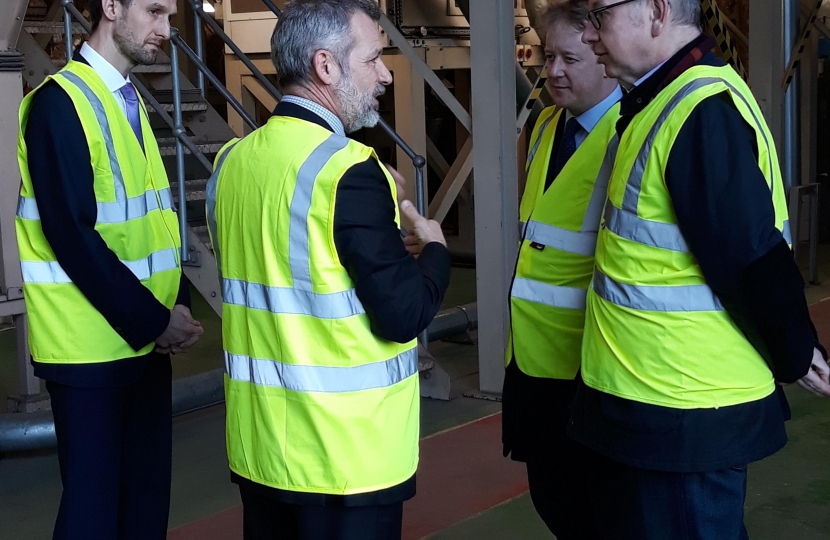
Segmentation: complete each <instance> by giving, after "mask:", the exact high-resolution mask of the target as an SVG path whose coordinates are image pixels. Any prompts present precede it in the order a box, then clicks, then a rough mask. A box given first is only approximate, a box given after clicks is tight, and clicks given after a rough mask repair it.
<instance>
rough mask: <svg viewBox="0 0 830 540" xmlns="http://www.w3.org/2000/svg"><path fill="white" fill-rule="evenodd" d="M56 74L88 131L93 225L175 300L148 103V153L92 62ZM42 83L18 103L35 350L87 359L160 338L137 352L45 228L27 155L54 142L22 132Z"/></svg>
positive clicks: (174, 224)
mask: <svg viewBox="0 0 830 540" xmlns="http://www.w3.org/2000/svg"><path fill="white" fill-rule="evenodd" d="M50 80H53V81H55V82H56V83H58V84H59V85H60V86H61V88H63V89H64V90H65V91H66V93H67V94H69V97H70V98H71V99H72V102H73V103H74V105H75V110H76V111H77V113H78V116H79V118H80V120H81V125H82V126H83V129H84V133H85V134H86V140H87V144H88V146H89V153H90V158H91V166H92V172H93V177H94V180H93V181H94V185H93V187H94V191H95V199H96V201H97V205H98V213H97V218H96V222H95V230H96V231H98V233H99V234H100V235H101V238H102V239H103V240H104V242H106V244H107V247H109V249H110V250H112V251H113V253H115V255H116V256H117V257H118V258H119V259H120V260H121V262H122V263H124V265H125V266H127V268H129V269H130V270H131V271H132V272H133V274H135V276H136V277H137V278H138V279H140V280H141V283H142V284H143V285H144V286H146V287H147V288H148V289H150V290H151V291H152V292H153V294H154V295H155V297H156V298H157V299H158V300H159V302H161V303H162V304H164V305H165V306H167V307H168V308H172V307H173V304H174V303H175V301H176V294H177V293H178V290H179V282H180V279H181V265H180V263H179V252H178V249H179V246H180V239H179V225H178V221H177V219H176V214H175V212H174V209H173V199H172V196H171V193H170V185H169V184H168V182H167V173H166V172H165V170H164V164H163V163H162V161H161V155H160V154H159V150H158V145H157V144H156V140H155V139H154V138H153V130H152V128H151V127H150V123H149V121H148V120H147V112H146V111H145V110H144V109H143V107H142V112H141V114H140V116H141V128H142V133H143V139H144V149H145V151H144V152H143V151H142V150H141V146H140V145H139V143H138V139H136V137H135V134H134V132H133V130H132V128H131V127H130V123H129V121H128V120H127V116H126V115H125V114H124V111H123V110H122V109H121V107H120V106H119V104H118V102H117V101H116V100H115V98H114V97H113V95H112V93H111V92H110V91H109V89H108V88H107V87H106V85H105V84H104V81H103V80H101V77H99V76H98V74H97V73H96V72H95V70H93V69H92V68H91V67H89V66H87V65H86V64H83V63H81V62H75V61H72V62H69V64H67V65H66V67H65V68H64V69H62V70H61V71H60V72H58V73H57V74H55V75H53V76H50V77H48V78H47V79H46V81H45V82H47V81H50ZM37 92H38V89H36V90H34V91H33V92H31V93H30V94H29V95H28V96H26V98H25V99H24V100H23V103H22V104H21V106H20V135H19V137H18V142H17V156H18V162H19V163H20V173H21V175H22V177H23V184H22V186H21V188H20V198H19V201H18V208H17V217H16V219H15V225H16V230H17V243H18V245H19V249H20V265H21V267H22V270H23V291H24V297H25V300H26V311H27V313H28V316H29V344H30V348H31V351H32V356H33V357H34V359H35V360H37V361H38V362H44V363H55V364H81V363H93V362H107V361H112V360H118V359H121V358H131V357H135V356H140V355H143V354H147V353H149V352H150V351H152V350H153V346H154V345H153V344H152V343H150V344H148V345H147V346H146V347H144V348H143V349H141V350H139V351H136V350H134V349H133V348H132V347H131V346H130V345H128V344H127V342H126V341H124V339H123V338H122V337H121V336H119V335H118V333H116V331H115V330H114V329H113V328H112V327H111V326H110V325H109V324H108V323H107V321H106V319H104V317H103V315H101V313H100V312H98V311H97V310H96V309H95V308H94V307H93V306H92V304H90V303H89V301H88V300H87V299H86V297H85V296H84V295H83V294H82V293H81V291H80V290H79V289H78V288H77V287H76V286H75V285H74V284H73V283H72V280H71V279H70V278H69V276H67V275H66V273H65V272H64V270H63V269H62V268H61V266H60V264H59V263H58V262H57V260H56V259H55V254H54V252H53V251H52V248H51V246H50V245H49V242H48V241H47V240H46V237H45V236H44V235H43V229H42V228H41V223H40V214H39V213H38V208H37V201H36V199H35V194H34V191H33V190H32V180H31V177H30V176H29V154H30V150H31V152H33V155H34V156H36V155H37V152H44V151H47V152H48V151H49V150H48V149H29V148H27V147H26V142H25V140H24V137H23V134H24V133H25V131H26V123H27V121H28V118H29V111H30V109H31V105H32V100H33V99H34V96H35V94H37ZM145 152H146V157H145ZM34 159H36V158H34ZM88 166H90V164H88V163H78V167H88Z"/></svg>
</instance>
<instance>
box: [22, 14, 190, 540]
mask: <svg viewBox="0 0 830 540" xmlns="http://www.w3.org/2000/svg"><path fill="white" fill-rule="evenodd" d="M88 8H89V11H90V15H91V18H92V34H91V35H90V38H89V41H88V42H87V43H84V44H83V46H82V47H81V48H80V50H79V51H77V52H76V53H75V55H74V57H73V59H72V61H70V62H69V63H68V64H67V65H66V67H65V68H63V69H62V70H61V71H60V72H58V73H57V74H55V75H53V76H50V77H48V78H47V80H46V81H45V82H44V83H43V84H42V85H41V86H39V87H38V88H37V89H35V90H34V91H33V92H31V93H30V94H29V95H28V96H26V99H24V100H23V103H22V104H21V111H20V136H19V140H18V156H19V162H20V171H21V175H22V178H23V183H22V186H21V189H20V200H19V205H18V211H17V219H16V228H17V239H18V245H19V246H20V260H21V267H22V270H23V279H24V292H25V298H26V310H27V312H28V315H29V321H30V324H29V344H30V346H31V352H32V358H33V364H34V373H35V375H37V376H38V377H40V378H42V379H45V380H46V388H47V390H48V391H49V395H50V397H51V401H52V413H53V415H54V417H55V432H56V435H57V439H58V458H59V462H60V471H61V480H62V482H63V494H62V497H61V503H60V509H59V511H58V516H57V522H56V524H55V531H54V537H53V538H55V539H76V538H77V539H84V540H85V539H90V538H96V539H100V540H115V539H116V538H119V539H127V538H135V539H142V540H162V539H164V538H165V537H166V536H167V517H168V511H169V505H170V471H171V454H172V410H171V390H170V388H171V386H170V385H171V376H172V371H171V365H170V356H169V353H170V352H182V351H184V350H186V349H187V348H188V347H190V346H191V345H193V343H195V342H196V340H197V339H198V338H199V335H200V334H201V333H202V327H201V326H200V325H199V323H198V322H196V321H194V320H193V318H192V317H191V315H190V310H189V309H188V307H187V306H188V305H189V303H190V299H189V295H188V289H187V284H186V282H184V281H183V280H182V271H181V262H180V259H179V252H178V249H179V246H180V240H179V229H178V222H177V220H176V215H175V213H174V209H173V200H172V198H171V194H170V187H169V185H168V181H167V175H166V173H165V170H164V164H163V163H162V160H161V155H160V154H159V149H158V146H157V144H156V140H155V138H154V136H153V132H152V129H151V127H150V123H149V121H148V119H147V111H146V110H145V109H144V107H143V105H142V104H141V102H140V100H139V99H138V96H137V95H136V90H135V88H134V87H133V85H132V83H131V82H130V80H129V78H128V74H129V72H130V70H131V69H132V68H133V67H134V66H136V65H139V64H152V63H153V62H155V59H156V55H157V53H158V50H159V47H160V46H161V43H162V42H163V41H164V40H166V39H168V38H169V37H170V20H169V19H170V16H172V15H174V14H175V13H176V2H175V0H92V1H90V2H89V3H88Z"/></svg>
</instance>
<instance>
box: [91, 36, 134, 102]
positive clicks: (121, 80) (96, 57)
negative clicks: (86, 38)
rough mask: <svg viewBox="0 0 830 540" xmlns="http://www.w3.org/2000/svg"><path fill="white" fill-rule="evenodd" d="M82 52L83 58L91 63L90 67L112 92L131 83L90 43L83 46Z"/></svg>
mask: <svg viewBox="0 0 830 540" xmlns="http://www.w3.org/2000/svg"><path fill="white" fill-rule="evenodd" d="M80 52H81V56H83V57H84V59H85V60H86V61H87V62H88V63H89V67H91V68H92V69H94V70H95V73H97V74H98V76H99V77H101V79H102V80H103V81H104V84H105V85H107V89H108V90H109V91H110V92H117V91H118V90H120V89H121V87H123V86H124V85H125V84H127V82H128V81H129V79H127V78H126V77H124V76H122V75H121V73H120V72H119V71H118V70H117V69H115V67H113V65H112V64H110V63H109V62H107V60H106V59H105V58H104V57H103V56H101V55H100V54H98V51H96V50H95V49H93V48H92V47H91V46H90V45H89V43H84V44H83V45H81V51H80Z"/></svg>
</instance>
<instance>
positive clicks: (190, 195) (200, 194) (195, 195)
mask: <svg viewBox="0 0 830 540" xmlns="http://www.w3.org/2000/svg"><path fill="white" fill-rule="evenodd" d="M206 198H207V192H206V191H205V190H203V189H202V190H197V191H187V192H185V200H186V201H188V202H190V201H204V200H205V199H206ZM173 200H174V201H176V202H179V194H178V193H177V192H175V191H174V192H173Z"/></svg>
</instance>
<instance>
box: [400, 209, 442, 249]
mask: <svg viewBox="0 0 830 540" xmlns="http://www.w3.org/2000/svg"><path fill="white" fill-rule="evenodd" d="M401 212H402V213H403V215H405V216H406V217H407V218H408V219H409V221H410V222H411V223H412V228H411V229H410V231H409V234H410V236H415V237H416V238H417V239H418V243H419V244H420V246H421V248H423V247H424V246H425V245H427V244H429V243H430V242H438V243H440V244H441V245H443V246H444V247H447V241H446V240H445V239H444V233H443V232H442V231H441V224H440V223H438V222H437V221H434V220H432V219H426V218H425V217H424V216H422V215H420V214H419V213H418V211H417V210H416V209H415V205H414V204H412V203H411V202H410V201H403V202H402V203H401ZM404 243H406V240H404Z"/></svg>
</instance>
